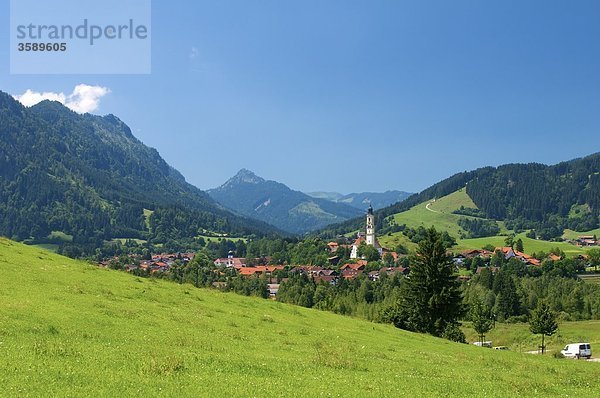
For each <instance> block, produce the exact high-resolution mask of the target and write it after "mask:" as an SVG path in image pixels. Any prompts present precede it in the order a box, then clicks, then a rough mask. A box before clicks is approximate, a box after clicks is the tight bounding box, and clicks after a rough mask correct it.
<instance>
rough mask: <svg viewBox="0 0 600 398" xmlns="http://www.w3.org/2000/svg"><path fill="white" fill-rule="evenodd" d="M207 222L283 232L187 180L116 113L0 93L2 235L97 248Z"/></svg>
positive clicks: (177, 234) (196, 228) (180, 234)
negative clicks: (26, 102)
mask: <svg viewBox="0 0 600 398" xmlns="http://www.w3.org/2000/svg"><path fill="white" fill-rule="evenodd" d="M206 230H208V231H214V232H220V233H227V234H234V235H251V234H256V235H259V236H264V235H267V234H273V233H277V232H278V231H277V230H276V229H275V228H273V227H271V226H268V225H267V224H264V223H261V222H259V221H254V220H250V219H246V218H244V217H240V216H237V215H233V214H232V213H230V212H228V211H227V210H225V209H224V208H223V207H222V206H220V205H218V204H217V203H216V202H214V201H213V200H212V199H211V198H210V197H209V196H208V195H207V194H206V193H205V192H203V191H201V190H199V189H197V188H196V187H194V186H192V185H190V184H188V183H187V182H186V181H185V179H184V177H183V176H182V175H181V174H180V173H179V172H177V171H176V170H175V169H173V168H172V167H171V166H169V165H168V164H167V163H166V162H165V161H164V160H163V159H162V158H161V156H160V155H159V153H158V152H157V151H156V150H155V149H153V148H149V147H147V146H145V145H144V144H143V143H142V142H140V141H139V140H138V139H136V138H135V137H134V136H133V134H132V133H131V130H130V128H129V127H128V126H127V125H125V123H123V122H122V121H121V120H119V119H118V118H117V117H115V116H113V115H108V116H103V117H100V116H95V115H90V114H83V115H80V114H77V113H75V112H72V111H71V110H69V109H67V108H66V107H64V106H63V105H61V104H60V103H58V102H51V101H43V102H40V103H39V104H37V105H35V106H32V107H30V108H26V107H24V106H22V105H21V104H20V103H19V102H17V101H16V100H15V99H13V98H12V97H11V96H10V95H8V94H6V93H3V92H0V235H5V236H8V237H12V238H14V239H16V240H27V239H30V240H33V241H44V240H47V239H49V236H50V235H51V234H53V232H54V235H55V236H56V235H57V234H58V235H60V236H63V237H67V240H71V239H72V242H73V243H74V244H80V245H89V246H90V247H94V246H95V247H98V246H101V245H102V242H103V241H105V240H110V239H112V238H140V239H150V240H153V241H155V242H162V241H166V240H168V239H178V238H193V237H194V236H196V235H199V234H200V233H202V232H203V231H206Z"/></svg>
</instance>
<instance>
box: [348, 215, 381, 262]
mask: <svg viewBox="0 0 600 398" xmlns="http://www.w3.org/2000/svg"><path fill="white" fill-rule="evenodd" d="M363 242H364V243H365V244H366V245H369V246H373V247H375V248H376V249H377V251H378V252H379V254H380V255H383V248H382V247H381V245H380V244H379V242H378V241H377V237H376V236H375V214H374V213H373V206H371V205H369V210H367V228H366V234H365V233H362V232H359V233H358V237H357V238H356V240H355V241H354V244H353V245H352V251H351V252H350V258H359V257H358V248H359V247H360V245H361V244H362V243H363Z"/></svg>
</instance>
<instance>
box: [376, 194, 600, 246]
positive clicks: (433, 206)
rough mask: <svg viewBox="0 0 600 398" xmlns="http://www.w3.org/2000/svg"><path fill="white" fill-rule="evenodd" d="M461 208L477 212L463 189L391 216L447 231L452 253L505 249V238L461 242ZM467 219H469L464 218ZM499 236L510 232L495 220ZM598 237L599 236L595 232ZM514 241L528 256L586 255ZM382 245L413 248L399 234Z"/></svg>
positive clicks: (383, 239) (543, 243)
mask: <svg viewBox="0 0 600 398" xmlns="http://www.w3.org/2000/svg"><path fill="white" fill-rule="evenodd" d="M461 206H464V207H465V208H471V209H476V208H477V206H476V205H475V203H473V201H472V200H471V198H470V197H469V195H467V193H466V191H465V189H464V188H462V189H459V190H458V191H456V192H453V193H451V194H450V195H447V196H443V197H441V198H438V199H436V200H432V201H427V202H424V203H421V204H418V205H416V206H413V207H412V208H410V209H409V210H407V211H405V212H402V213H397V214H394V215H392V216H390V217H393V219H394V221H395V222H396V224H398V225H401V224H406V225H407V226H408V227H411V228H416V227H419V226H424V227H426V228H427V227H430V226H432V225H434V226H435V227H436V228H437V229H438V230H442V231H448V233H450V235H452V236H454V237H455V238H457V243H458V245H457V246H455V247H453V248H452V249H453V250H455V251H460V250H467V249H481V248H482V247H483V246H484V245H486V244H491V245H493V246H495V247H498V246H504V239H505V238H506V236H492V237H486V238H475V239H460V235H461V232H462V233H466V231H464V230H463V229H462V228H461V227H460V226H459V225H458V220H459V218H460V217H467V216H463V215H457V214H453V213H452V212H453V211H455V210H458V209H459V208H460V207H461ZM467 218H469V217H467ZM497 223H498V226H499V227H500V231H501V232H500V233H501V234H508V233H509V231H508V230H507V229H506V227H505V226H504V223H503V222H500V221H498V222H497ZM596 232H598V230H594V231H590V232H589V233H587V232H586V233H583V232H573V231H569V230H567V231H566V234H567V235H568V236H569V237H573V236H575V237H576V236H579V235H584V234H588V235H589V234H593V233H596ZM598 235H600V233H598ZM517 238H521V239H522V240H523V245H524V248H525V252H526V253H528V254H531V253H534V252H540V251H544V252H549V251H550V250H551V249H553V248H555V247H559V248H560V249H561V250H563V251H564V252H565V253H566V254H567V255H576V254H581V253H584V252H585V249H582V248H580V247H577V246H574V245H571V244H569V243H564V242H548V241H543V240H536V239H530V238H527V237H526V236H525V234H524V233H522V234H518V235H517ZM379 241H380V242H381V244H382V245H383V246H385V247H390V248H393V247H395V246H396V245H398V244H399V243H400V244H403V245H405V246H407V247H409V248H414V247H416V245H414V244H413V243H411V242H410V241H409V240H408V238H406V237H405V236H404V235H403V234H402V233H401V232H398V233H394V234H392V235H391V236H382V237H380V238H379Z"/></svg>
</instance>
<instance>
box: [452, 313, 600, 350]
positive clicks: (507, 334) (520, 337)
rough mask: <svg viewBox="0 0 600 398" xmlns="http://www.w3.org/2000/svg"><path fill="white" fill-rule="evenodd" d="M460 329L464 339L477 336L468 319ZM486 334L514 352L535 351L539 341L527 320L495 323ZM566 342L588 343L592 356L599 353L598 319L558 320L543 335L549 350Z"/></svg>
mask: <svg viewBox="0 0 600 398" xmlns="http://www.w3.org/2000/svg"><path fill="white" fill-rule="evenodd" d="M463 331H464V333H465V335H466V336H467V341H469V342H475V341H477V340H478V338H477V333H476V332H475V331H474V330H473V328H472V327H471V324H470V323H469V322H465V323H464V325H463ZM485 338H486V340H490V341H492V344H493V345H494V346H502V345H503V346H507V347H509V348H510V349H511V350H513V351H517V352H528V351H535V350H537V349H538V346H539V345H540V344H541V336H540V335H532V334H531V332H530V331H529V325H528V324H526V323H514V324H510V323H496V327H495V328H494V329H492V330H491V331H490V332H489V333H488V334H487V335H486V337H485ZM568 343H590V344H591V345H592V356H594V357H600V320H593V321H577V322H559V326H558V331H557V332H556V334H555V335H553V336H551V337H548V336H546V340H545V344H546V347H547V349H548V351H549V352H548V353H549V354H552V353H553V352H557V351H560V350H562V349H563V347H564V346H565V345H567V344H568ZM594 354H595V355H594Z"/></svg>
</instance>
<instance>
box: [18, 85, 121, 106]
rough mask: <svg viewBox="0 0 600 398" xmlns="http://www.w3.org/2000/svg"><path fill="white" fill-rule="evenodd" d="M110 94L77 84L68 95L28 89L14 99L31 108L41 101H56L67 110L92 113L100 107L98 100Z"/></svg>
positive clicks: (99, 89)
mask: <svg viewBox="0 0 600 398" xmlns="http://www.w3.org/2000/svg"><path fill="white" fill-rule="evenodd" d="M108 93H110V90H109V89H108V88H106V87H101V86H89V85H87V84H78V85H77V86H75V88H74V89H73V92H72V93H71V94H69V95H65V94H64V93H53V92H41V93H40V92H36V91H32V90H30V89H28V90H27V91H25V92H24V93H23V94H21V95H15V96H14V97H15V98H16V99H17V101H19V102H20V103H22V104H23V105H25V106H33V105H35V104H37V103H38V102H41V101H43V100H51V101H58V102H60V103H61V104H63V105H65V106H66V107H67V108H69V109H71V110H73V111H75V112H77V113H86V112H93V111H95V110H96V109H98V106H99V105H100V98H102V97H104V96H105V95H106V94H108Z"/></svg>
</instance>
